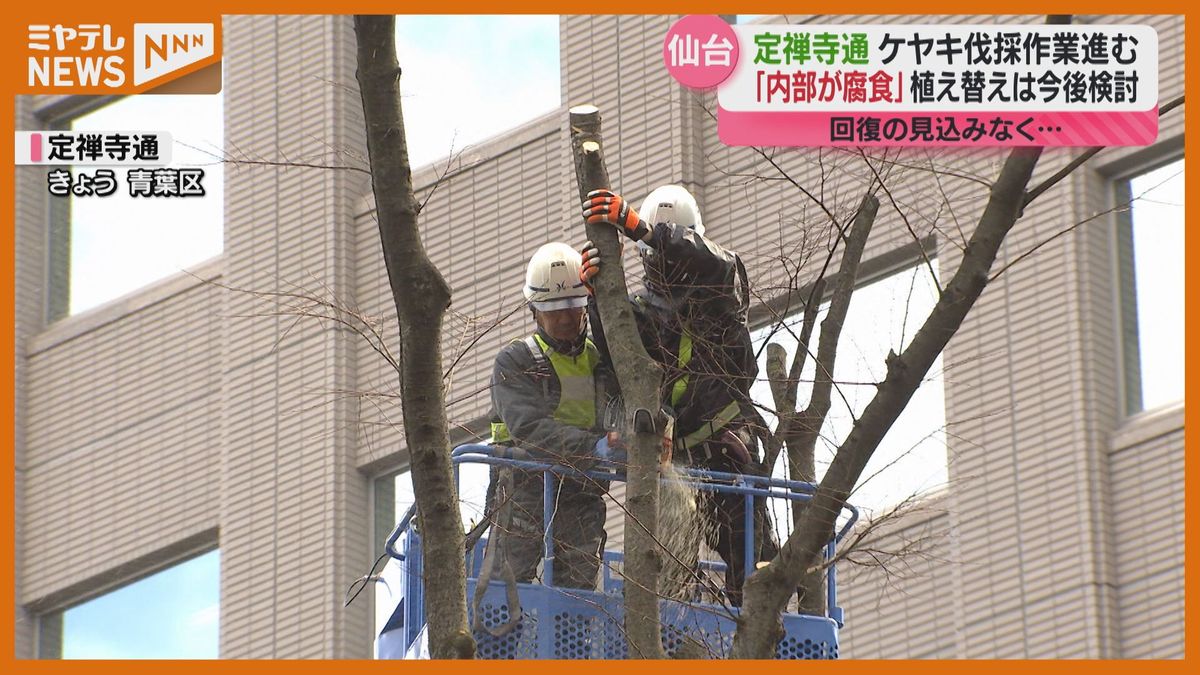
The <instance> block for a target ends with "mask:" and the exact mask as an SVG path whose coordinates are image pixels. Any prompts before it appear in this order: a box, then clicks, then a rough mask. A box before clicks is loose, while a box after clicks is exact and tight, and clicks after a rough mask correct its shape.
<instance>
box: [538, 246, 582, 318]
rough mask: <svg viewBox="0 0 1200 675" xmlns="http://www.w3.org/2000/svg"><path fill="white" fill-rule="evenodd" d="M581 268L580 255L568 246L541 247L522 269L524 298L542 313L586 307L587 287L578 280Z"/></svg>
mask: <svg viewBox="0 0 1200 675" xmlns="http://www.w3.org/2000/svg"><path fill="white" fill-rule="evenodd" d="M582 267H583V258H582V256H580V254H579V251H576V250H575V249H573V248H571V247H570V245H568V244H564V243H562V242H557V241H556V242H552V243H549V244H545V245H543V246H542V247H541V248H539V249H538V250H537V251H535V252H534V254H533V257H532V258H530V259H529V267H528V268H527V269H526V270H525V299H526V300H528V301H529V304H530V305H532V306H533V308H534V309H536V310H539V311H542V312H549V311H553V310H556V309H568V308H571V307H586V306H587V299H588V292H587V287H585V286H584V285H583V281H581V280H580V279H579V270H580V268H582Z"/></svg>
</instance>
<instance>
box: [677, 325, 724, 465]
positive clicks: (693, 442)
mask: <svg viewBox="0 0 1200 675" xmlns="http://www.w3.org/2000/svg"><path fill="white" fill-rule="evenodd" d="M691 362H692V334H691V333H689V332H688V330H687V328H684V329H683V331H682V332H681V333H680V335H679V356H678V358H677V359H676V363H677V364H678V365H679V369H680V370H681V371H683V374H682V375H680V376H679V378H678V379H676V380H675V382H674V384H672V385H671V407H672V408H675V407H678V406H679V402H680V401H682V400H683V395H684V394H685V393H686V392H687V388H688V375H689V373H688V370H687V366H688V364H689V363H691ZM739 412H741V408H740V406H738V403H737V401H730V403H729V405H727V406H725V407H724V408H722V409H721V410H720V412H718V413H717V414H716V415H715V416H714V417H713V419H712V420H710V421H708V422H705V423H704V424H701V425H700V428H698V429H696V430H695V431H693V432H692V433H690V434H687V435H686V436H683V437H682V438H680V439H679V441H680V444H681V445H683V447H684V448H691V447H695V446H697V445H699V444H700V443H703V442H704V441H707V440H708V439H709V438H712V437H713V436H715V435H716V434H717V432H718V431H720V430H721V429H723V428H725V425H727V424H729V423H730V422H732V421H733V419H734V418H735V417H737V415H738V413H739Z"/></svg>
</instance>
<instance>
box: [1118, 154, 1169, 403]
mask: <svg viewBox="0 0 1200 675" xmlns="http://www.w3.org/2000/svg"><path fill="white" fill-rule="evenodd" d="M1183 191H1184V175H1183V158H1179V159H1177V160H1175V161H1173V162H1171V163H1170V164H1167V165H1166V166H1162V167H1160V168H1157V169H1154V170H1152V171H1148V172H1145V173H1141V174H1138V175H1135V176H1133V177H1131V178H1129V179H1127V180H1123V181H1121V182H1119V183H1118V184H1117V208H1118V225H1117V240H1118V246H1117V250H1118V256H1119V258H1120V260H1121V279H1122V283H1121V300H1122V303H1121V304H1122V308H1121V309H1122V312H1121V314H1122V317H1121V318H1122V327H1123V335H1124V340H1123V351H1124V361H1125V368H1124V371H1125V411H1126V413H1128V414H1133V413H1137V412H1139V411H1142V410H1149V409H1152V408H1156V407H1159V406H1162V405H1166V404H1170V403H1173V402H1176V401H1182V400H1183V312H1184V305H1183V283H1184V279H1183V274H1184V272H1183V270H1184V264H1183V256H1184V248H1183V247H1184V235H1183V223H1184V220H1183V194H1184V192H1183ZM1125 204H1128V205H1129V208H1128V209H1124V208H1123V206H1124V205H1125Z"/></svg>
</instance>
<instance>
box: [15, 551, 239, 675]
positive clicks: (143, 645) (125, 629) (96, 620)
mask: <svg viewBox="0 0 1200 675" xmlns="http://www.w3.org/2000/svg"><path fill="white" fill-rule="evenodd" d="M220 567H221V556H220V552H219V551H218V550H214V551H210V552H209V553H205V554H203V555H201V556H198V557H195V558H192V559H191V560H188V561H185V562H182V563H179V564H177V565H174V566H172V567H169V568H167V569H165V570H162V571H161V572H158V573H156V574H152V575H150V576H148V577H146V578H144V579H141V580H139V581H135V582H133V583H131V584H129V585H127V586H123V587H121V588H119V589H117V590H115V591H112V592H109V593H106V594H104V595H102V596H100V597H98V598H95V599H93V600H89V601H87V602H84V603H82V604H79V605H76V606H74V607H71V608H69V609H67V610H65V611H62V612H56V613H54V614H52V615H49V616H46V617H43V618H42V620H41V630H40V634H41V637H40V640H39V642H40V647H39V651H40V653H41V656H42V657H43V658H64V659H215V658H217V655H218V654H217V652H218V644H219V635H220V633H219V631H218V628H219V620H220V600H219V598H220Z"/></svg>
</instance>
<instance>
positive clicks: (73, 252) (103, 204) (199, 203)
mask: <svg viewBox="0 0 1200 675" xmlns="http://www.w3.org/2000/svg"><path fill="white" fill-rule="evenodd" d="M223 102H224V96H223V95H220V94H217V95H212V96H205V95H139V96H130V97H126V98H121V99H118V100H116V101H114V102H113V103H110V104H108V105H105V106H104V107H102V108H99V109H96V110H93V111H91V112H88V113H85V114H82V115H80V116H78V117H75V118H73V119H71V120H70V127H71V128H72V129H74V130H77V131H130V132H132V131H168V132H170V133H171V136H172V138H173V140H174V145H173V148H172V160H171V164H170V166H172V167H176V168H178V167H185V166H186V167H200V168H201V169H203V171H204V177H203V183H202V184H203V187H204V190H205V195H204V196H203V197H188V198H178V197H155V198H145V197H139V198H136V199H134V198H132V197H130V196H129V181H128V179H127V174H126V171H127V170H128V169H129V168H131V167H117V168H116V173H117V178H118V181H117V182H118V189H117V192H116V193H115V194H113V195H111V196H109V197H80V198H76V197H72V198H70V200H69V215H67V214H65V213H64V214H60V215H58V216H56V217H57V218H65V219H67V220H68V221H69V224H70V227H69V234H67V236H66V238H67V247H66V248H69V256H63V258H59V257H58V256H52V258H57V259H58V260H56V264H58V265H59V266H60V267H68V268H69V269H66V270H63V269H59V270H55V271H54V272H52V273H53V274H55V277H54V278H55V279H56V282H55V284H52V286H54V285H59V286H61V288H59V290H58V291H57V292H56V293H52V296H57V299H56V298H55V297H52V298H51V301H50V312H49V316H50V319H51V320H54V319H57V318H61V317H62V316H63V315H65V314H75V313H78V312H82V311H84V310H87V309H91V308H92V307H95V306H97V305H100V304H103V303H105V302H108V301H109V300H113V299H115V298H118V297H120V296H122V295H125V294H126V293H129V292H131V291H134V290H136V289H138V288H141V287H142V286H145V285H146V284H149V283H151V282H153V281H156V280H158V279H161V278H163V277H166V276H170V275H172V274H175V273H178V272H180V271H181V270H183V269H186V268H188V267H191V266H193V265H195V264H196V263H199V262H202V261H204V260H206V259H208V258H211V257H213V256H216V255H219V254H220V253H221V250H222V248H223V238H224V216H223V213H224V208H223V206H224V194H225V189H224V169H223V166H222V164H221V163H220V161H219V160H220V158H221V157H222V156H223V147H224V137H225V133H224V127H225V122H224V107H223ZM59 247H62V243H61V242H60V243H59ZM56 250H57V249H56ZM64 252H65V251H64ZM64 258H65V260H69V261H70V262H69V265H68V264H67V263H66V262H65V260H64ZM64 273H65V275H64ZM68 297H69V301H67V298H68Z"/></svg>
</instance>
